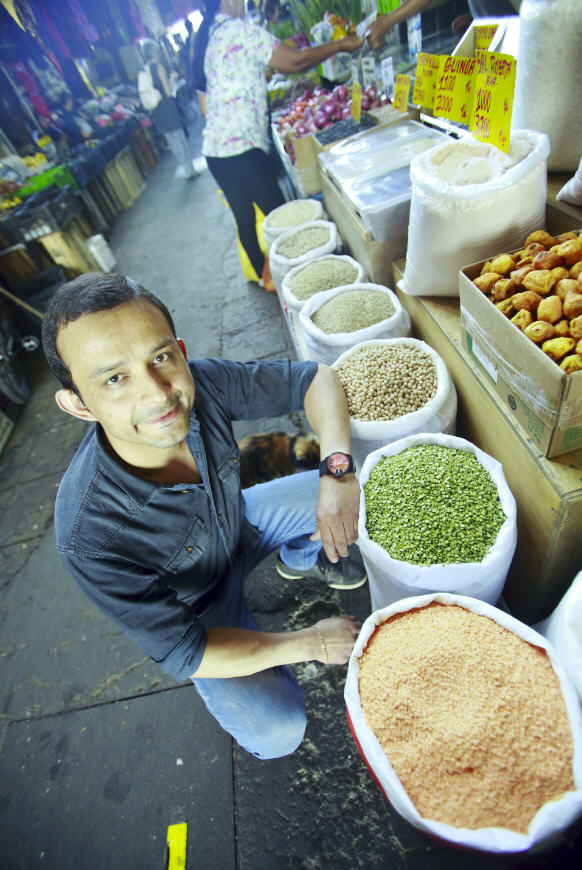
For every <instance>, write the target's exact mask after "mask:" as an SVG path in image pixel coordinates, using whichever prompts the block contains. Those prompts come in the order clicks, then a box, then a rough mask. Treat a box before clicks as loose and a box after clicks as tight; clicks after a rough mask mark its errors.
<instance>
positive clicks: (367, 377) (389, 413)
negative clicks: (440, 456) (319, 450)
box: [336, 344, 438, 422]
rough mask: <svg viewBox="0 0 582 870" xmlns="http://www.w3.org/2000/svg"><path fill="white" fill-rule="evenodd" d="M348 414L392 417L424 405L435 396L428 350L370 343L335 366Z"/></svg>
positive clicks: (370, 418)
mask: <svg viewBox="0 0 582 870" xmlns="http://www.w3.org/2000/svg"><path fill="white" fill-rule="evenodd" d="M336 373H337V375H338V377H339V379H340V381H341V383H342V386H343V388H344V391H345V394H346V397H347V400H348V410H349V412H350V416H351V417H354V418H355V419H357V420H362V421H367V422H369V421H373V420H396V419H398V417H402V416H403V415H404V414H410V413H412V412H413V411H418V410H419V408H422V407H424V405H426V403H427V402H428V401H429V400H430V399H432V398H433V397H434V396H435V395H436V391H437V385H438V377H437V370H436V366H435V364H434V362H433V360H432V358H431V357H430V356H429V354H428V353H426V352H425V351H423V350H421V349H420V348H417V347H412V346H410V345H406V344H392V345H371V346H368V347H363V348H361V349H360V350H358V351H356V352H355V353H353V354H352V355H351V356H349V357H348V358H347V359H345V360H344V362H342V363H340V364H339V365H338V366H337V368H336Z"/></svg>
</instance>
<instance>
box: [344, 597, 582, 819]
mask: <svg viewBox="0 0 582 870" xmlns="http://www.w3.org/2000/svg"><path fill="white" fill-rule="evenodd" d="M359 664H360V679H359V687H360V700H361V703H362V708H363V710H364V713H365V716H366V720H367V722H368V725H369V726H370V728H371V729H372V731H373V732H374V734H375V735H376V737H377V738H378V740H379V742H380V744H381V746H382V748H383V750H384V752H385V753H386V755H387V756H388V759H389V760H390V763H391V764H392V767H393V768H394V770H395V771H396V774H397V775H398V777H399V779H400V781H401V783H402V785H403V787H404V789H405V790H406V792H407V793H408V796H409V797H410V799H411V800H412V802H413V803H414V805H415V806H416V808H417V810H418V812H419V813H420V814H421V815H422V816H423V817H424V818H426V819H432V820H434V821H439V822H443V823H445V824H448V825H453V826H454V827H457V828H470V829H478V828H485V827H499V828H508V829H510V830H513V831H519V832H522V833H526V832H527V829H528V827H529V824H530V822H531V821H532V819H533V817H534V816H535V815H536V813H537V812H538V810H539V809H540V808H541V807H542V806H543V805H544V804H545V803H546V802H547V801H551V800H555V799H558V798H560V797H561V796H562V795H563V794H564V792H566V791H570V790H573V789H574V788H575V785H574V781H573V768H572V759H573V741H572V734H571V730H570V724H569V720H568V715H567V712H566V705H565V703H564V699H563V695H562V691H561V688H560V683H559V680H558V678H557V676H556V674H555V672H554V670H553V668H552V665H551V662H550V660H549V658H548V656H547V654H546V652H545V650H542V649H540V648H539V647H535V646H532V645H531V644H529V643H527V642H526V641H524V640H522V639H521V638H519V637H517V636H516V635H515V634H513V633H512V632H511V631H509V630H508V629H506V628H503V627H502V626H500V625H498V624H497V623H496V622H495V621H494V620H492V619H489V618H488V617H486V616H481V615H479V614H476V613H473V612H472V611H469V610H466V609H465V608H463V607H460V606H458V605H446V604H439V603H437V602H433V603H431V604H429V605H428V606H427V607H423V608H420V609H419V608H416V609H414V610H410V611H407V612H406V613H402V614H398V615H396V616H393V617H391V618H390V619H389V620H387V621H386V622H385V623H383V624H382V625H380V626H378V628H377V629H376V630H375V632H374V634H373V635H372V637H371V638H370V640H369V641H368V645H367V646H366V649H365V650H364V652H363V654H362V656H361V658H360V662H359Z"/></svg>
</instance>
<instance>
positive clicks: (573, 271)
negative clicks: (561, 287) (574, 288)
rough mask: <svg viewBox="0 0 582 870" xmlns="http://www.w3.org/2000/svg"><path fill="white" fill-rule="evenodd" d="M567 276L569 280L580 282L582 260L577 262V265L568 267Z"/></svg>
mask: <svg viewBox="0 0 582 870" xmlns="http://www.w3.org/2000/svg"><path fill="white" fill-rule="evenodd" d="M569 275H570V278H573V279H574V280H576V279H578V280H580V276H581V275H582V260H578V262H577V263H574V265H573V266H570V272H569ZM564 277H565V276H564Z"/></svg>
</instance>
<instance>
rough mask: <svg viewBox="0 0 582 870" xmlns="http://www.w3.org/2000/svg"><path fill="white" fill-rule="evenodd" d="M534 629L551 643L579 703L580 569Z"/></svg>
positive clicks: (581, 676)
mask: <svg viewBox="0 0 582 870" xmlns="http://www.w3.org/2000/svg"><path fill="white" fill-rule="evenodd" d="M537 630H538V631H539V632H540V634H543V636H544V637H546V638H547V639H548V640H549V641H550V643H551V644H552V645H553V646H554V648H555V650H556V655H557V656H558V658H559V659H560V661H561V662H562V665H563V666H564V668H565V669H566V671H567V672H568V674H569V675H570V678H571V679H572V682H573V683H574V685H575V686H576V691H577V692H578V697H579V698H580V701H581V702H582V571H580V572H579V573H578V574H577V575H576V578H575V580H574V582H573V583H572V585H571V586H570V588H569V589H568V591H567V592H566V594H565V595H564V597H563V598H562V600H561V601H560V603H559V604H558V606H557V607H556V608H555V610H554V611H553V613H552V614H551V616H549V617H548V619H546V620H544V622H542V623H540V624H539V625H538V626H537Z"/></svg>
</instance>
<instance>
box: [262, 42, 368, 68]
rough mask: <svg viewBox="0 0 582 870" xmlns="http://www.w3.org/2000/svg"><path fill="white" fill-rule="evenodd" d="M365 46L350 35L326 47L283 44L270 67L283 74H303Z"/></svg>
mask: <svg viewBox="0 0 582 870" xmlns="http://www.w3.org/2000/svg"><path fill="white" fill-rule="evenodd" d="M363 44H364V40H363V39H360V38H359V37H358V36H353V35H352V34H350V33H349V34H348V35H347V36H344V38H343V39H338V40H336V41H335V42H327V43H326V44H325V45H314V46H310V47H309V48H293V47H292V46H290V45H285V44H283V43H282V42H280V43H279V45H278V46H277V47H276V48H275V49H273V54H272V55H271V59H270V61H269V66H270V67H271V68H272V69H274V70H277V72H282V73H297V72H303V71H304V70H306V69H311V67H313V66H317V65H318V64H319V63H323V61H324V60H327V59H328V58H330V57H333V55H334V54H338V52H340V51H348V52H349V53H350V54H351V53H352V52H354V51H357V50H358V48H360V47H361V46H362V45H363Z"/></svg>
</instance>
